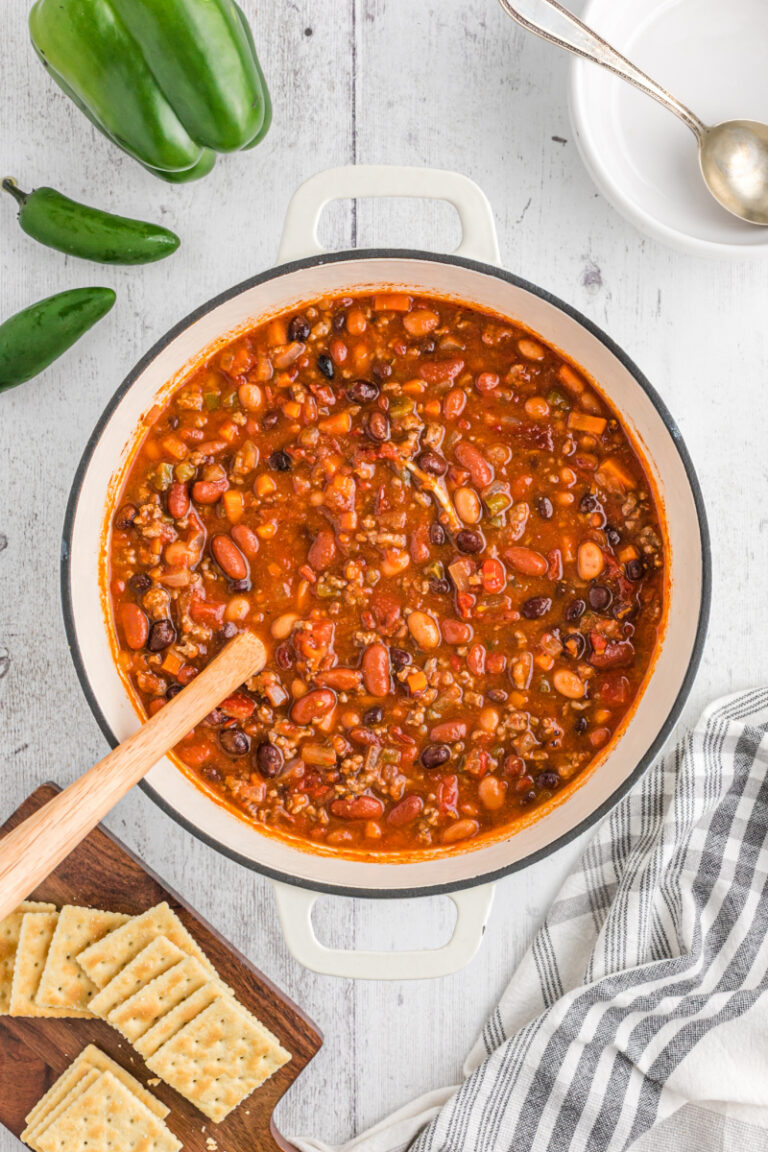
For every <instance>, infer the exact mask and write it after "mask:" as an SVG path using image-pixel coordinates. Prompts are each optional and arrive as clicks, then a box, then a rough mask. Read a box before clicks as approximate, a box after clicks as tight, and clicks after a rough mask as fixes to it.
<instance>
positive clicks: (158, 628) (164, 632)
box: [147, 620, 176, 652]
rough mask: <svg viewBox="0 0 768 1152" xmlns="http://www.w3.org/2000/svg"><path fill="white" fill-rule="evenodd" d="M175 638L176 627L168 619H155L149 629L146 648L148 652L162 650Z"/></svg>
mask: <svg viewBox="0 0 768 1152" xmlns="http://www.w3.org/2000/svg"><path fill="white" fill-rule="evenodd" d="M175 639H176V629H175V628H174V626H173V624H172V623H171V621H170V620H155V622H154V624H153V625H152V627H151V628H150V630H149V639H148V640H147V648H149V650H150V652H162V651H164V649H166V648H168V647H170V645H171V644H173V642H174V640H175Z"/></svg>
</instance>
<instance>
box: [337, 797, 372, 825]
mask: <svg viewBox="0 0 768 1152" xmlns="http://www.w3.org/2000/svg"><path fill="white" fill-rule="evenodd" d="M331 812H332V813H333V815H334V816H338V817H339V819H340V820H377V819H378V818H379V816H383V815H384V805H383V804H382V802H381V800H379V799H378V797H376V796H345V797H343V798H342V799H339V800H334V801H333V803H332V804H331Z"/></svg>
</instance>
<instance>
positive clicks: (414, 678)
mask: <svg viewBox="0 0 768 1152" xmlns="http://www.w3.org/2000/svg"><path fill="white" fill-rule="evenodd" d="M406 679H407V682H408V690H409V691H410V692H412V693H413V694H414V695H415V694H416V693H417V692H423V691H424V689H425V688H426V686H427V678H426V676H425V675H424V673H423V672H422V671H421V669H417V670H415V671H414V672H409V673H408V676H407V678H406Z"/></svg>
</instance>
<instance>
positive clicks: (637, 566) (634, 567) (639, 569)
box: [624, 560, 645, 580]
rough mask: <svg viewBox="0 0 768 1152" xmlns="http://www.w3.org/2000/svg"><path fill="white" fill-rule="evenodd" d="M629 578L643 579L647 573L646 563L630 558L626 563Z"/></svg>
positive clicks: (625, 567) (625, 570)
mask: <svg viewBox="0 0 768 1152" xmlns="http://www.w3.org/2000/svg"><path fill="white" fill-rule="evenodd" d="M624 572H625V573H626V577H627V580H642V578H643V576H644V574H645V564H643V562H642V560H628V561H627V563H626V564H625V565H624Z"/></svg>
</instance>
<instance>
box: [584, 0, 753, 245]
mask: <svg viewBox="0 0 768 1152" xmlns="http://www.w3.org/2000/svg"><path fill="white" fill-rule="evenodd" d="M582 19H583V20H584V23H585V24H588V25H589V26H590V27H593V28H594V29H595V31H596V32H598V33H599V34H600V35H601V36H603V37H604V38H605V39H606V40H608V42H609V43H610V44H612V45H613V46H614V47H615V48H617V49H618V50H619V51H620V52H622V53H624V55H626V56H627V57H628V58H629V59H630V60H631V61H632V62H633V63H634V64H637V66H638V67H640V68H642V69H643V70H644V71H645V72H647V73H648V75H650V76H651V77H652V78H653V79H654V80H657V81H658V82H659V83H660V84H662V85H663V86H664V87H665V88H667V90H668V91H669V92H671V93H672V94H673V95H674V96H676V97H677V98H678V99H679V100H682V102H683V103H684V104H687V105H688V106H689V107H690V108H691V110H692V111H693V112H695V113H696V115H697V116H699V117H700V118H701V119H702V120H704V122H705V123H707V124H715V123H719V122H721V121H723V120H731V119H737V118H740V117H741V118H745V119H752V120H763V121H766V122H768V81H767V80H766V76H767V73H766V67H765V51H766V44H768V3H766V0H650V2H649V0H621V3H617V2H616V0H591V2H590V3H588V4H587V7H586V9H585V10H584V12H583V14H582ZM570 109H571V119H572V121H573V128H574V133H575V138H576V143H577V145H578V148H579V151H580V152H581V156H582V159H583V160H584V163H585V165H586V167H587V169H588V171H589V172H590V174H591V176H592V178H593V180H594V181H595V183H596V184H597V186H598V188H599V189H600V191H601V192H602V193H603V195H604V196H605V197H606V198H607V199H608V200H609V201H610V202H611V204H613V206H614V207H615V208H617V209H618V211H619V212H621V213H622V215H624V216H625V217H626V218H627V219H628V220H630V221H631V222H632V223H633V224H635V225H636V226H637V227H638V228H639V229H641V231H643V232H647V233H649V234H650V235H651V236H654V237H655V238H656V239H658V240H661V241H663V242H664V243H667V244H671V245H673V246H674V247H677V248H681V249H684V250H685V251H688V252H695V253H698V254H699V255H710V256H715V255H721V256H731V257H734V256H735V257H740V258H743V257H751V256H761V255H768V228H760V227H757V226H755V225H750V224H747V223H745V222H744V221H741V220H738V219H737V218H736V217H735V216H731V215H730V214H729V213H728V212H726V211H725V209H724V208H721V207H720V205H719V204H717V203H716V201H715V200H714V199H713V198H712V196H711V195H710V193H709V192H708V190H707V188H706V185H705V184H704V181H703V179H702V177H701V173H700V170H699V166H698V159H697V151H696V141H695V139H694V137H693V135H692V133H691V132H690V130H689V129H688V128H686V127H685V125H684V124H682V123H681V121H679V120H678V119H677V118H676V117H675V116H674V115H673V114H672V113H671V112H668V111H667V110H666V109H665V108H662V106H661V105H660V104H657V103H656V101H655V100H652V99H651V98H650V97H648V96H645V95H644V94H643V93H641V92H638V91H637V90H636V89H635V88H633V87H632V86H631V85H629V84H627V83H626V82H625V81H623V80H620V79H618V78H617V77H616V76H614V75H612V74H611V73H610V72H607V71H606V70H605V69H603V68H600V67H599V66H598V65H596V64H592V63H591V62H588V61H585V60H574V63H573V65H572V70H571V84H570Z"/></svg>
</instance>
